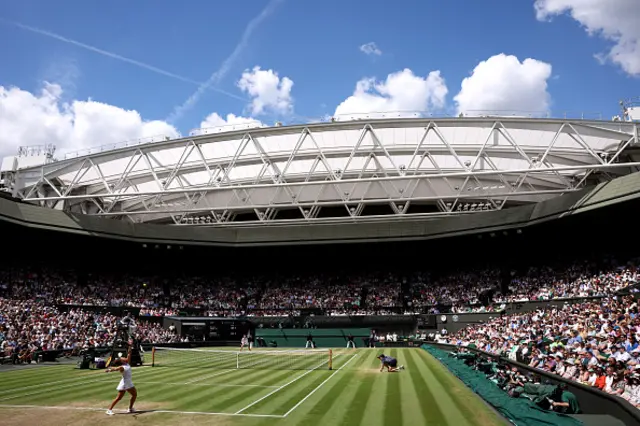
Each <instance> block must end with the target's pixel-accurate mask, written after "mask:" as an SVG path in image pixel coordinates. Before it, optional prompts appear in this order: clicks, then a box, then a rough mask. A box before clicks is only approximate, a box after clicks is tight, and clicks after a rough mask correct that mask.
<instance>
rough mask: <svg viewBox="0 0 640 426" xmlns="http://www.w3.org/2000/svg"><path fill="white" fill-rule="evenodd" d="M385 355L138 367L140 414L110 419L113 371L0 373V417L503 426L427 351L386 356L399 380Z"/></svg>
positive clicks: (363, 352) (16, 420) (22, 420)
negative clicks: (329, 363) (385, 363)
mask: <svg viewBox="0 0 640 426" xmlns="http://www.w3.org/2000/svg"><path fill="white" fill-rule="evenodd" d="M325 353H326V352H325ZM379 353H380V350H373V349H371V350H369V349H358V350H355V351H354V350H350V351H346V350H335V351H333V358H332V360H333V369H332V370H329V369H328V368H324V366H323V367H322V368H317V369H310V368H306V367H300V364H299V363H301V362H302V361H300V360H299V359H295V360H285V359H279V360H277V363H278V364H279V366H278V367H276V366H272V365H266V366H264V365H263V366H261V367H260V368H247V367H245V368H242V365H241V368H239V369H238V368H235V366H237V363H238V362H239V361H238V360H237V358H236V357H235V355H233V354H230V355H229V357H228V359H225V360H224V361H220V360H219V359H218V361H216V359H217V358H211V357H206V356H205V357H202V358H201V362H200V363H198V362H197V361H195V356H192V355H191V354H189V356H191V358H190V359H191V361H190V362H185V358H181V364H185V366H178V365H171V363H170V362H166V359H165V362H164V363H162V362H158V366H157V367H150V366H149V367H147V366H145V367H138V368H135V369H134V371H133V381H134V383H135V385H136V387H137V388H138V394H139V396H138V402H137V403H136V409H137V410H139V412H138V413H136V414H125V413H124V410H126V408H127V404H128V396H127V397H125V399H124V400H123V401H121V402H120V404H119V405H118V406H116V409H115V410H114V411H116V413H117V414H118V415H116V416H113V417H108V416H106V415H105V414H104V411H105V409H106V407H107V405H108V403H109V402H110V401H111V400H112V399H113V397H114V396H115V387H116V385H117V384H118V382H119V379H120V375H119V374H117V373H112V374H105V372H104V371H102V370H98V371H91V370H78V369H74V368H72V367H70V366H47V367H42V368H32V369H24V370H12V371H4V372H1V373H0V378H1V380H0V419H11V424H27V423H28V424H33V423H37V422H38V421H39V420H37V419H40V420H42V419H46V422H47V425H52V424H65V425H67V424H92V425H101V424H115V423H117V424H119V425H128V424H138V425H146V424H149V425H151V424H154V425H158V424H160V425H162V424H175V423H176V422H179V423H180V424H194V425H196V424H222V425H265V426H268V425H275V424H278V425H279V424H282V425H305V426H307V425H321V424H323V425H324V424H332V425H360V424H362V425H365V424H366V425H373V426H377V425H389V424H393V425H407V426H408V425H417V424H437V425H452V426H453V425H456V426H457V425H460V426H465V425H469V426H473V425H489V426H491V425H499V424H505V423H504V422H503V421H502V420H501V419H500V418H499V417H498V416H497V415H496V414H494V413H493V412H492V411H491V410H490V409H489V408H488V407H487V406H486V405H485V404H484V402H482V401H481V400H480V399H479V398H478V397H477V396H476V395H475V394H473V392H471V391H470V390H469V389H467V388H466V387H465V386H464V385H463V384H462V383H460V382H459V381H458V380H457V379H456V378H455V377H454V376H453V375H451V374H450V373H449V372H448V371H447V370H446V369H445V368H444V367H442V365H441V364H439V363H438V361H436V360H435V359H434V358H432V357H431V356H430V355H429V354H428V353H426V352H425V351H423V350H420V349H391V350H389V351H388V354H389V355H391V356H393V357H396V358H397V359H398V360H399V361H400V363H402V364H404V365H405V366H406V370H404V371H402V372H400V373H379V372H378V368H379V363H378V360H377V359H376V355H377V354H379ZM279 355H281V357H287V356H288V355H287V354H286V353H282V354H279ZM181 356H182V355H181ZM199 356H200V355H199ZM316 356H317V357H318V358H316ZM320 357H322V359H324V355H313V356H309V357H308V358H305V359H307V361H304V362H307V363H309V365H312V366H313V367H311V368H315V366H319V365H320V364H316V362H317V361H318V360H319V359H321V358H320ZM174 358H176V356H174V357H173V358H172V359H174ZM223 358H224V357H223ZM257 358H258V357H256V359H257ZM269 359H273V358H271V357H270V358H269ZM160 360H162V358H161V357H159V358H158V361H160ZM234 360H235V361H234ZM240 362H244V361H242V360H241V361H240ZM270 362H273V361H270ZM216 363H217V364H216ZM291 363H293V364H291ZM296 363H298V364H296ZM234 364H235V365H234ZM287 365H289V367H287ZM294 368H295V369H294ZM301 368H306V369H301ZM120 413H122V414H120ZM0 423H1V421H0Z"/></svg>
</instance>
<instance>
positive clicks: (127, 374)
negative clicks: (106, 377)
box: [107, 340, 138, 416]
mask: <svg viewBox="0 0 640 426" xmlns="http://www.w3.org/2000/svg"><path fill="white" fill-rule="evenodd" d="M132 345H133V342H132V341H131V340H129V350H128V351H127V356H126V357H120V358H116V359H115V360H114V361H113V363H112V365H113V367H109V368H107V373H112V372H114V371H117V372H119V373H121V374H122V379H121V380H120V384H119V385H118V387H117V388H116V389H117V391H118V396H116V399H114V400H113V402H112V403H111V406H110V407H109V409H108V410H107V415H109V416H113V414H114V412H113V407H115V406H116V404H117V403H118V402H119V401H120V400H121V399H122V397H124V394H125V393H127V392H129V393H130V394H131V399H130V400H129V411H128V412H129V413H135V412H136V410H135V409H134V408H133V404H134V403H135V402H136V398H137V397H138V391H137V390H136V387H135V386H134V384H133V381H132V380H131V366H130V365H129V362H130V361H131V346H132Z"/></svg>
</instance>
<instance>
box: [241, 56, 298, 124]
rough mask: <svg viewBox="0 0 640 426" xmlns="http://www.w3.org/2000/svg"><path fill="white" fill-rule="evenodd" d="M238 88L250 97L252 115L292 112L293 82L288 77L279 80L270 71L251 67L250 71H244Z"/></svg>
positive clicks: (275, 73) (274, 73)
mask: <svg viewBox="0 0 640 426" xmlns="http://www.w3.org/2000/svg"><path fill="white" fill-rule="evenodd" d="M238 87H239V88H240V90H242V91H243V92H246V93H247V94H249V96H251V103H250V104H249V109H250V111H251V114H252V115H260V114H264V113H265V112H274V113H276V114H289V113H291V112H292V111H293V98H292V97H291V89H292V87H293V81H292V80H291V79H290V78H289V77H282V78H280V77H279V76H278V73H277V72H275V71H273V70H271V69H269V70H263V69H260V67H253V69H252V70H246V71H245V72H243V73H242V77H241V78H240V81H238Z"/></svg>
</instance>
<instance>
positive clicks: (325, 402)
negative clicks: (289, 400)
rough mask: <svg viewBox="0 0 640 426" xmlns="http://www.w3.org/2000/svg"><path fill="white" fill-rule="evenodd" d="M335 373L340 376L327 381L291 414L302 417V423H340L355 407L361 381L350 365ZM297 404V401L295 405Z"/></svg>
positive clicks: (298, 417) (294, 416)
mask: <svg viewBox="0 0 640 426" xmlns="http://www.w3.org/2000/svg"><path fill="white" fill-rule="evenodd" d="M354 362H356V360H354ZM335 374H338V377H334V378H332V379H331V381H329V382H327V384H326V385H325V386H323V387H322V388H320V389H319V390H318V391H317V392H316V393H315V394H314V395H313V396H311V398H309V399H308V400H307V401H305V403H303V404H302V405H300V407H298V408H297V409H296V410H295V411H294V412H293V413H291V414H290V416H291V417H292V418H295V419H300V421H299V422H298V423H300V424H314V423H315V424H326V425H337V424H340V422H341V421H342V419H343V418H344V416H345V413H348V412H349V410H351V409H352V408H353V406H354V403H355V400H356V395H357V390H358V389H359V386H360V384H361V383H360V382H359V381H358V380H357V379H358V377H356V374H355V373H354V372H353V371H349V370H348V367H347V368H345V369H343V370H341V371H340V372H339V373H335ZM303 398H304V397H303ZM295 404H297V402H296V403H294V404H293V405H295Z"/></svg>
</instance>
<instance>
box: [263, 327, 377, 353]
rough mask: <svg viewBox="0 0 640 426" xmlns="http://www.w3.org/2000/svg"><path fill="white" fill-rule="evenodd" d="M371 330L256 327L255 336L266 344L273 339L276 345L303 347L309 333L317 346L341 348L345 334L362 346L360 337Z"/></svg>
mask: <svg viewBox="0 0 640 426" xmlns="http://www.w3.org/2000/svg"><path fill="white" fill-rule="evenodd" d="M370 332H371V330H370V329H368V328H324V329H322V328H315V329H307V328H287V329H274V328H257V329H256V331H255V335H256V337H262V338H263V339H264V340H265V342H266V343H267V345H268V344H269V343H271V341H273V340H275V341H276V343H277V344H278V347H286V348H304V347H305V345H306V343H307V335H308V334H309V333H311V335H312V336H313V341H314V342H315V343H316V346H317V347H319V348H341V347H346V346H347V336H348V335H349V334H352V335H353V337H354V339H353V340H354V341H355V343H356V346H358V347H362V346H363V345H364V342H363V341H362V338H363V337H365V338H368V337H369V333H370Z"/></svg>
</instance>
